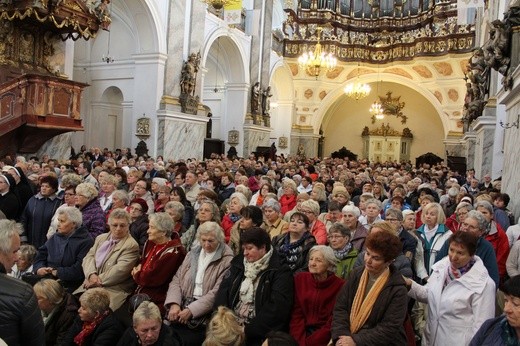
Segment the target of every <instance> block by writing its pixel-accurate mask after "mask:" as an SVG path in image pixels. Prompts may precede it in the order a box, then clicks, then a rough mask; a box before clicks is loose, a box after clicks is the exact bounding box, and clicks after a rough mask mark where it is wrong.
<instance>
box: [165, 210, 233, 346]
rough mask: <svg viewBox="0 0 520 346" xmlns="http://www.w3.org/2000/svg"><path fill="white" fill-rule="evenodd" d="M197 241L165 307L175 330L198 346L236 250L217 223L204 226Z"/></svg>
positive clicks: (172, 287) (178, 273) (188, 343)
mask: <svg viewBox="0 0 520 346" xmlns="http://www.w3.org/2000/svg"><path fill="white" fill-rule="evenodd" d="M204 204H205V203H203V205H202V206H201V208H200V209H199V212H200V210H201V209H202V208H204ZM213 204H214V203H213ZM197 238H198V239H197V240H198V244H200V245H197V246H195V247H194V248H193V249H192V250H191V251H190V252H188V254H187V255H186V258H185V259H184V261H183V262H182V264H181V266H180V268H179V269H178V270H177V273H175V275H174V277H173V279H172V281H171V283H170V286H169V288H168V292H167V294H166V299H165V301H164V306H165V308H166V310H167V311H168V320H169V321H171V322H174V323H175V331H176V332H177V334H178V335H179V336H180V337H181V339H182V341H183V343H184V344H185V345H197V346H198V345H200V344H202V342H203V341H204V336H205V322H206V319H207V318H208V317H209V314H210V313H211V311H212V308H213V303H214V301H215V295H216V293H217V291H218V287H219V286H220V282H221V281H222V279H223V277H224V274H225V273H226V272H227V269H228V268H229V264H230V262H231V260H232V258H233V251H231V249H230V248H229V246H227V245H226V243H225V241H224V232H223V230H222V228H221V227H220V226H219V225H218V224H217V223H216V222H213V221H206V222H204V223H203V224H201V225H200V227H199V228H198V230H197Z"/></svg>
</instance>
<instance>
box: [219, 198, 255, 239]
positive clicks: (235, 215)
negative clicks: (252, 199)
mask: <svg viewBox="0 0 520 346" xmlns="http://www.w3.org/2000/svg"><path fill="white" fill-rule="evenodd" d="M248 205H249V201H248V200H247V198H246V196H244V194H242V193H240V192H235V193H233V194H232V195H231V196H230V197H229V205H228V210H229V212H228V213H226V215H224V217H223V218H222V229H224V235H225V236H226V243H229V238H230V237H231V228H232V227H233V225H234V224H235V223H236V222H237V221H238V220H240V218H241V216H240V211H241V210H242V208H245V207H247V206H248Z"/></svg>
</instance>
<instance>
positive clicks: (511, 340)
mask: <svg viewBox="0 0 520 346" xmlns="http://www.w3.org/2000/svg"><path fill="white" fill-rule="evenodd" d="M500 327H501V329H502V335H501V336H502V341H504V345H505V346H518V345H519V344H520V343H519V342H518V338H517V337H516V332H515V330H514V329H513V327H511V325H510V324H509V322H507V318H505V317H504V319H503V320H502V321H500Z"/></svg>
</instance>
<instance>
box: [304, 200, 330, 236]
mask: <svg viewBox="0 0 520 346" xmlns="http://www.w3.org/2000/svg"><path fill="white" fill-rule="evenodd" d="M311 198H312V197H311ZM300 212H302V213H303V214H305V215H306V216H307V217H308V218H309V223H310V225H309V228H310V232H311V234H312V235H313V236H314V238H316V243H318V244H319V245H325V244H327V228H326V227H325V224H324V223H323V222H321V221H320V220H318V216H319V215H320V205H319V204H318V202H316V201H315V200H312V199H309V200H308V201H305V202H303V203H302V206H301V208H300Z"/></svg>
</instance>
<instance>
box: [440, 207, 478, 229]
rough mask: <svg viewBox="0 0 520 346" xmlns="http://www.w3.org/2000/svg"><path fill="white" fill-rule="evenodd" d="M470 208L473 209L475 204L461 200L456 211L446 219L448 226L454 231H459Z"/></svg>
mask: <svg viewBox="0 0 520 346" xmlns="http://www.w3.org/2000/svg"><path fill="white" fill-rule="evenodd" d="M470 210H473V205H472V204H470V203H468V202H460V203H459V204H457V208H456V209H455V212H454V213H453V214H452V215H451V216H450V217H449V218H447V219H446V227H448V228H449V229H450V230H451V231H452V232H453V233H455V232H457V231H458V230H459V228H460V225H461V224H462V223H463V222H464V219H466V215H468V212H469V211H470Z"/></svg>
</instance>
